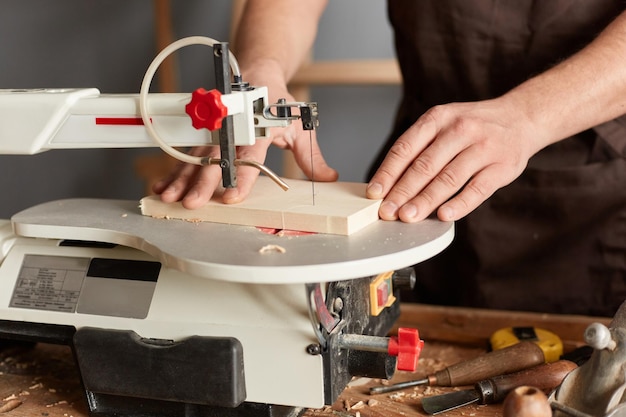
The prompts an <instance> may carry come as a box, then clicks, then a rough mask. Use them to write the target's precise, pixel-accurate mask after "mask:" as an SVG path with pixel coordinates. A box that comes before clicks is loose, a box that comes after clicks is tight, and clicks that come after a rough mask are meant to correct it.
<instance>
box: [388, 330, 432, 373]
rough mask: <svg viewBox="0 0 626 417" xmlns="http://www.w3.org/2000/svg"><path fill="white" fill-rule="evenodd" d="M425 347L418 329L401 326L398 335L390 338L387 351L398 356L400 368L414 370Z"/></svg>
mask: <svg viewBox="0 0 626 417" xmlns="http://www.w3.org/2000/svg"><path fill="white" fill-rule="evenodd" d="M423 347H424V341H423V340H421V339H420V335H419V332H418V331H417V329H407V328H405V327H400V328H399V329H398V337H397V338H395V337H391V338H390V339H389V345H388V347H387V351H388V353H389V354H390V355H392V356H397V357H398V369H399V370H401V371H411V372H414V371H415V370H416V369H417V361H418V360H419V358H420V354H421V353H422V348H423Z"/></svg>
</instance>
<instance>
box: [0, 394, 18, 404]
mask: <svg viewBox="0 0 626 417" xmlns="http://www.w3.org/2000/svg"><path fill="white" fill-rule="evenodd" d="M11 400H17V395H15V394H11V395H9V396H8V397H6V398H3V399H2V401H5V402H6V401H11Z"/></svg>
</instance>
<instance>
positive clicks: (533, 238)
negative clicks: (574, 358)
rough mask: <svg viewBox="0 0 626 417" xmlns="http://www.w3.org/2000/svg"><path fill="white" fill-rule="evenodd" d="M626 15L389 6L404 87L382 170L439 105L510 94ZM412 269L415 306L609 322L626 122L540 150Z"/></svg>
mask: <svg viewBox="0 0 626 417" xmlns="http://www.w3.org/2000/svg"><path fill="white" fill-rule="evenodd" d="M623 9H624V2H622V1H620V0H578V1H576V0H534V1H533V0H389V9H388V11H389V17H390V21H391V23H392V25H393V27H394V29H395V42H396V48H397V53H398V59H399V61H400V64H401V68H402V73H403V77H404V81H405V84H404V91H403V98H402V103H401V106H400V109H399V111H398V114H397V118H396V124H395V127H394V130H393V133H392V134H391V136H390V138H389V141H388V142H387V144H386V145H385V147H383V149H382V150H381V153H380V156H379V159H378V161H376V163H375V166H377V165H378V164H379V163H380V161H381V158H382V157H383V156H384V154H385V153H386V151H387V149H388V148H389V146H390V145H391V143H393V141H394V140H395V139H396V138H397V137H398V136H399V135H400V134H401V133H402V132H403V131H404V130H406V129H407V128H408V127H409V126H410V125H411V124H412V123H413V122H414V121H415V120H416V119H417V118H418V117H419V116H420V115H421V114H422V113H423V112H424V111H426V110H427V109H428V108H430V107H431V106H433V105H436V104H442V103H448V102H455V101H475V100H482V99H487V98H492V97H496V96H498V95H500V94H502V93H504V92H506V91H508V90H509V89H511V88H512V87H513V86H515V85H517V84H519V83H520V82H522V81H523V80H525V79H527V78H528V77H530V76H532V75H533V74H537V73H539V72H541V71H543V70H545V69H547V68H549V67H550V66H551V65H554V64H555V63H557V62H559V61H560V60H562V59H564V58H565V57H567V56H569V55H571V54H572V53H574V52H576V51H577V50H579V49H580V48H581V47H583V46H584V45H586V44H587V43H589V42H590V41H591V40H592V39H593V38H594V37H595V36H596V35H597V33H598V32H600V31H601V30H602V29H603V28H604V27H605V26H606V25H607V24H608V23H609V22H610V21H611V20H612V19H614V18H615V16H617V15H618V14H619V13H620V12H622V10H623ZM625 64H626V63H625ZM416 270H417V274H418V285H417V288H416V291H415V292H414V293H413V294H412V296H413V297H414V301H420V302H428V303H435V304H444V305H464V306H475V307H488V308H503V309H516V310H527V311H542V312H559V313H572V314H592V315H608V316H612V315H613V313H614V312H615V311H616V309H617V308H618V306H619V305H620V304H621V302H622V301H624V300H625V299H626V118H620V119H617V120H614V121H611V122H608V123H605V124H603V125H601V126H598V127H596V128H594V129H590V130H588V131H585V132H582V133H581V134H579V135H577V136H575V137H572V138H568V139H566V140H564V141H561V142H559V143H557V144H555V145H553V146H550V147H548V148H546V149H544V150H543V151H541V152H540V153H539V154H537V155H536V156H535V157H533V158H532V159H531V160H530V162H529V165H528V168H527V169H526V171H525V172H524V173H523V174H522V175H521V176H520V177H519V178H518V179H517V180H516V181H514V182H513V183H512V184H510V185H508V186H507V187H504V188H502V189H500V190H499V191H497V192H496V193H495V194H494V195H493V196H492V197H491V198H490V199H489V200H488V201H487V202H485V203H483V204H482V205H481V206H480V207H479V208H478V209H477V210H475V211H474V212H473V213H472V214H470V215H469V216H467V217H466V218H465V219H463V220H461V221H459V222H458V223H457V225H456V237H455V241H454V242H453V244H452V245H451V246H450V247H449V248H448V249H446V250H445V251H444V252H443V253H442V254H440V255H438V256H436V257H435V258H433V259H431V260H429V261H426V262H424V263H422V264H420V265H417V266H416Z"/></svg>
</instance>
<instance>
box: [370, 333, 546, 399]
mask: <svg viewBox="0 0 626 417" xmlns="http://www.w3.org/2000/svg"><path fill="white" fill-rule="evenodd" d="M544 362H545V358H544V354H543V350H542V349H541V348H540V347H539V346H537V344H535V343H533V342H520V343H517V344H515V345H511V346H508V347H506V348H503V349H499V350H494V351H492V352H489V353H486V354H484V355H481V356H479V357H477V358H474V359H470V360H467V361H463V362H459V363H457V364H454V365H451V366H449V367H447V368H445V369H443V370H441V371H438V372H436V373H434V374H433V375H430V376H428V377H426V378H424V379H418V380H414V381H407V382H400V383H398V384H393V385H383V386H379V387H372V388H370V394H383V393H385V392H391V391H396V390H400V389H405V388H409V387H414V386H417V385H436V386H440V387H457V386H461V385H471V384H475V383H476V382H478V381H480V380H483V379H487V378H490V377H492V376H496V375H503V374H510V373H512V372H516V371H521V370H522V369H527V368H531V367H533V366H535V365H539V364H542V363H544Z"/></svg>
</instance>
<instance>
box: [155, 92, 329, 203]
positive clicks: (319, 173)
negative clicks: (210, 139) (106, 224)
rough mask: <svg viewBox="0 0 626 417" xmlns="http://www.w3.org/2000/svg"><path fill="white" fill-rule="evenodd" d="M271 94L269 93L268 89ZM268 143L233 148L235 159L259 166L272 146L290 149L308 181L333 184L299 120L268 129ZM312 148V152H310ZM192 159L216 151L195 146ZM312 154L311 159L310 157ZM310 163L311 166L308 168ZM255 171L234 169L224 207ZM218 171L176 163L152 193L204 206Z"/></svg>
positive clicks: (239, 197)
mask: <svg viewBox="0 0 626 417" xmlns="http://www.w3.org/2000/svg"><path fill="white" fill-rule="evenodd" d="M270 91H272V90H270ZM274 91H280V92H281V93H279V94H278V95H280V96H281V97H282V98H286V99H287V101H293V97H292V96H291V95H289V94H288V93H287V91H286V89H284V88H275V89H274ZM278 95H277V94H276V93H274V94H272V95H271V96H270V101H272V102H276V101H277V98H273V97H277V96H278ZM271 138H272V139H271V140H263V139H259V140H257V142H256V143H255V144H254V145H252V146H240V147H238V148H237V159H242V160H249V161H256V162H260V163H263V161H265V157H266V155H267V149H268V148H269V146H270V144H272V143H274V144H275V145H276V146H279V147H280V148H283V149H290V150H291V151H292V152H293V154H294V157H295V160H296V163H297V164H298V166H299V167H300V168H301V169H302V171H303V172H304V174H305V175H307V176H308V177H309V178H311V176H312V174H314V176H315V178H314V179H315V181H335V180H336V179H337V171H335V170H334V169H332V168H330V167H329V166H328V165H327V164H326V161H325V160H324V157H323V156H322V153H321V151H320V148H319V145H318V143H317V139H316V137H315V134H314V133H313V136H312V140H309V132H305V131H304V130H303V129H302V124H301V122H300V121H299V120H296V121H294V122H293V123H292V124H291V125H289V126H288V127H286V128H273V129H271ZM311 147H312V150H311ZM190 153H191V154H192V155H195V156H211V157H214V158H219V157H220V150H219V147H217V146H206V147H197V148H194V149H192V150H191V152H190ZM311 155H312V157H311ZM311 160H312V161H313V166H311ZM258 175H259V170H257V169H256V168H252V167H247V166H240V167H238V168H237V188H230V189H227V190H225V191H224V194H223V198H222V199H223V202H224V203H227V204H233V203H239V202H241V201H243V200H244V199H245V198H246V197H247V196H248V194H249V193H250V190H251V189H252V187H253V185H254V183H255V181H256V179H257V177H258ZM221 181H222V175H221V168H220V167H219V166H216V165H209V166H204V167H200V166H197V165H190V164H180V165H179V166H178V167H177V168H176V170H175V171H174V172H173V173H172V175H171V176H169V177H168V178H166V179H164V180H161V181H159V182H157V183H156V184H155V185H154V187H153V191H154V192H155V193H157V194H160V195H161V200H163V201H164V202H166V203H169V202H174V201H179V200H182V204H183V206H184V207H185V208H188V209H196V208H199V207H201V206H203V205H205V204H206V203H207V202H208V201H209V200H210V199H211V197H212V196H213V193H214V192H215V190H216V189H218V188H219V187H220V185H221Z"/></svg>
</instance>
